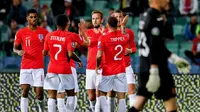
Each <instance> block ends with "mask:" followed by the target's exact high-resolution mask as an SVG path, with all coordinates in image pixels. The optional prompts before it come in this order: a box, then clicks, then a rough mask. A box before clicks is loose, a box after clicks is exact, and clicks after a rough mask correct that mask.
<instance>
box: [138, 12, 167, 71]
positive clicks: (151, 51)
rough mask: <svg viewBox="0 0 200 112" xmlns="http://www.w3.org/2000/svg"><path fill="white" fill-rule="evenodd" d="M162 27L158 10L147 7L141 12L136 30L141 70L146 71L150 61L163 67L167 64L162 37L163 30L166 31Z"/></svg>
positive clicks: (161, 19)
mask: <svg viewBox="0 0 200 112" xmlns="http://www.w3.org/2000/svg"><path fill="white" fill-rule="evenodd" d="M163 27H164V20H163V18H162V15H161V13H160V12H159V11H158V10H156V9H153V8H149V9H148V10H147V12H145V13H144V14H142V16H141V18H140V22H139V32H138V37H139V41H138V45H139V50H138V51H139V55H140V71H141V72H148V71H149V68H150V63H156V64H157V65H159V66H162V67H163V66H164V67H165V68H166V67H167V65H168V60H167V59H168V57H167V54H166V52H165V51H166V47H165V38H164V37H165V36H164V32H167V31H164V30H163ZM152 58H154V59H152Z"/></svg>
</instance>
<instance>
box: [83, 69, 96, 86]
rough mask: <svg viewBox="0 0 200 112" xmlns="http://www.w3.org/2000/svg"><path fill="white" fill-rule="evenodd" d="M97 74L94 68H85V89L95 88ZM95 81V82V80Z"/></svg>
mask: <svg viewBox="0 0 200 112" xmlns="http://www.w3.org/2000/svg"><path fill="white" fill-rule="evenodd" d="M97 80H98V79H97V75H96V71H95V70H89V69H86V84H85V85H86V87H85V88H86V89H96V85H97V82H98V81H97ZM96 81H97V82H96Z"/></svg>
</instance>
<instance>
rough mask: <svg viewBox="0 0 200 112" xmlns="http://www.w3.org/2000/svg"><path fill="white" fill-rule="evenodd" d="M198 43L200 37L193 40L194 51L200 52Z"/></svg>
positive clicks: (199, 42)
mask: <svg viewBox="0 0 200 112" xmlns="http://www.w3.org/2000/svg"><path fill="white" fill-rule="evenodd" d="M198 44H200V39H199V38H197V37H196V38H194V40H193V45H192V52H200V51H197V46H198Z"/></svg>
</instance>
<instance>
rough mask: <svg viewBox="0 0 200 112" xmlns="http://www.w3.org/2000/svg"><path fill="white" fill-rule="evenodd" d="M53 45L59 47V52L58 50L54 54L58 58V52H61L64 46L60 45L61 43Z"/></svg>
mask: <svg viewBox="0 0 200 112" xmlns="http://www.w3.org/2000/svg"><path fill="white" fill-rule="evenodd" d="M53 47H57V48H58V52H56V54H55V56H54V58H55V60H58V54H59V53H60V52H61V50H62V46H61V45H59V44H53Z"/></svg>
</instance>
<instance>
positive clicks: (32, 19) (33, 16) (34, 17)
mask: <svg viewBox="0 0 200 112" xmlns="http://www.w3.org/2000/svg"><path fill="white" fill-rule="evenodd" d="M37 18H38V16H37V14H36V13H30V14H29V15H28V16H27V18H26V19H27V21H28V23H29V25H32V26H36V25H37Z"/></svg>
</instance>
